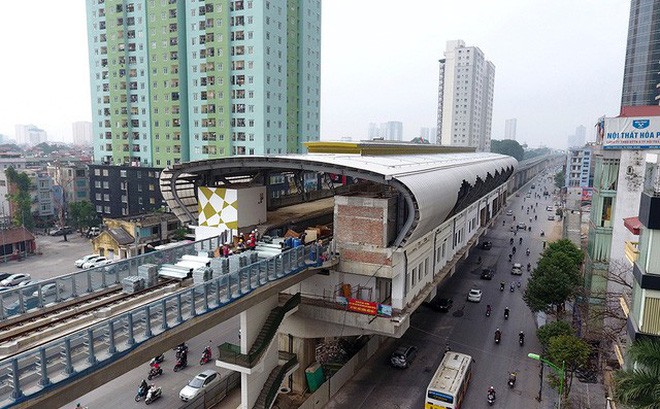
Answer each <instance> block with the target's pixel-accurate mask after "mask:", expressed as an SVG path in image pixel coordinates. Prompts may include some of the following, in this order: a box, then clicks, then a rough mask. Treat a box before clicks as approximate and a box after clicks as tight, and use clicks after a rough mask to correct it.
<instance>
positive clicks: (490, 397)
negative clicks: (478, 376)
mask: <svg viewBox="0 0 660 409" xmlns="http://www.w3.org/2000/svg"><path fill="white" fill-rule="evenodd" d="M487 399H488V404H489V405H491V406H493V403H495V394H494V393H490V392H489V393H488V398H487Z"/></svg>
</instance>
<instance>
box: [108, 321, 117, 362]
mask: <svg viewBox="0 0 660 409" xmlns="http://www.w3.org/2000/svg"><path fill="white" fill-rule="evenodd" d="M115 352H117V346H116V345H115V322H114V321H112V320H110V321H108V353H109V354H114V353H115Z"/></svg>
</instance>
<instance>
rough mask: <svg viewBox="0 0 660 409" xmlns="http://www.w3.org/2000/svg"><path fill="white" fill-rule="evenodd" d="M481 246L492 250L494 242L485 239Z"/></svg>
mask: <svg viewBox="0 0 660 409" xmlns="http://www.w3.org/2000/svg"><path fill="white" fill-rule="evenodd" d="M480 247H481V248H482V249H484V250H490V249H492V248H493V242H492V241H484V242H483V243H481V246H480Z"/></svg>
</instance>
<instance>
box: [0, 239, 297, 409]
mask: <svg viewBox="0 0 660 409" xmlns="http://www.w3.org/2000/svg"><path fill="white" fill-rule="evenodd" d="M204 242H205V243H206V244H205V245H204V244H203V243H201V242H196V243H194V244H192V245H191V246H193V247H187V246H185V247H184V246H182V247H184V248H177V249H173V250H176V251H177V252H178V254H179V256H178V257H180V255H183V254H188V253H185V251H186V250H185V249H187V251H191V250H192V248H194V249H195V250H203V249H211V247H209V246H212V243H213V242H212V241H210V240H209V241H204ZM309 253H310V251H309V249H308V248H306V247H304V246H299V247H295V248H292V249H290V250H287V251H285V252H282V253H281V254H278V255H276V256H274V257H272V258H269V259H265V260H261V261H258V262H256V263H253V264H250V265H247V266H244V267H242V268H241V269H239V270H238V271H234V272H230V273H228V274H223V275H220V276H219V277H217V278H213V279H212V280H210V281H207V282H204V283H202V284H198V285H195V286H191V287H187V288H185V289H182V290H180V291H177V292H175V293H173V294H170V295H167V296H164V297H163V298H161V299H159V300H156V301H154V302H151V303H149V304H145V305H142V306H139V307H137V308H134V309H132V310H131V311H129V312H127V313H124V314H122V315H118V316H115V317H112V318H109V319H107V320H105V321H103V322H101V323H98V324H94V325H91V326H89V327H87V328H84V329H80V330H78V331H76V332H74V333H72V334H70V335H67V336H64V337H62V338H59V339H57V340H54V341H51V342H49V343H47V344H44V345H42V346H39V347H35V348H33V349H31V350H28V351H25V352H23V353H21V354H18V355H16V356H13V357H11V358H7V359H4V360H2V361H0V385H1V386H0V407H2V408H4V407H7V406H9V405H13V404H15V403H18V402H21V401H24V400H27V399H29V398H30V397H33V396H36V395H38V394H41V393H44V392H45V391H48V390H51V389H55V388H57V386H58V385H59V384H63V383H67V382H71V381H72V380H74V379H75V378H77V377H80V376H83V375H86V374H88V373H90V372H93V371H96V370H98V369H100V368H102V367H103V366H105V365H107V364H109V363H111V362H113V361H114V360H116V359H117V358H119V357H122V356H124V355H126V354H128V353H130V352H131V351H132V350H133V349H135V348H136V347H137V346H139V345H140V344H142V343H143V342H145V341H147V340H149V339H152V338H153V337H156V336H158V335H160V334H162V333H164V332H166V331H168V330H169V329H171V328H174V327H177V326H178V325H180V324H181V323H183V322H185V321H187V320H190V319H194V318H195V317H196V316H199V315H203V314H206V313H209V312H211V311H214V310H216V309H218V308H221V307H223V306H225V305H227V304H229V303H231V302H233V301H234V300H236V299H238V298H240V297H243V296H245V295H247V294H249V293H250V292H252V291H254V290H255V289H257V288H259V287H260V286H263V285H265V284H268V283H269V282H272V281H275V280H277V279H279V278H282V277H284V276H287V275H290V274H295V273H297V272H299V271H302V270H304V269H305V268H306V267H307V265H308V264H307V263H306V261H305V257H306V255H307V256H309ZM152 257H153V256H152ZM154 260H157V259H156V258H150V257H149V254H148V255H145V257H141V258H139V259H138V261H133V260H127V264H125V265H127V266H128V267H127V268H128V269H132V268H135V269H137V266H138V265H139V264H141V263H153V262H154ZM156 262H158V261H156ZM135 271H136V270H135Z"/></svg>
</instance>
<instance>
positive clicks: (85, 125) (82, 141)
mask: <svg viewBox="0 0 660 409" xmlns="http://www.w3.org/2000/svg"><path fill="white" fill-rule="evenodd" d="M71 128H72V130H73V133H72V135H73V144H74V145H79V146H89V145H91V144H92V123H91V122H88V121H78V122H74V123H73V125H72V126H71Z"/></svg>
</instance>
